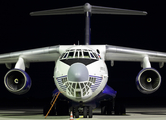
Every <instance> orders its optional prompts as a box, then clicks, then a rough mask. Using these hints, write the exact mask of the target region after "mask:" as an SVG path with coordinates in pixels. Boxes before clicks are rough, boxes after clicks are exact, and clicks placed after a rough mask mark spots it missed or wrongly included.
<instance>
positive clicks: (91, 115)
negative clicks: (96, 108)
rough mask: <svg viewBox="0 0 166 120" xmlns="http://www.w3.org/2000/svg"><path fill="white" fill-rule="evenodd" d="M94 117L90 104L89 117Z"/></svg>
mask: <svg viewBox="0 0 166 120" xmlns="http://www.w3.org/2000/svg"><path fill="white" fill-rule="evenodd" d="M92 117H93V112H92V107H91V106H89V118H92Z"/></svg>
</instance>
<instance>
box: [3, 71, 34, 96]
mask: <svg viewBox="0 0 166 120" xmlns="http://www.w3.org/2000/svg"><path fill="white" fill-rule="evenodd" d="M4 84H5V87H6V88H7V90H8V91H10V92H12V93H14V94H17V95H21V94H24V93H26V92H28V91H29V89H30V87H31V79H30V77H29V75H28V74H27V73H26V72H25V71H23V70H20V69H12V70H10V71H9V72H7V74H6V75H5V77H4Z"/></svg>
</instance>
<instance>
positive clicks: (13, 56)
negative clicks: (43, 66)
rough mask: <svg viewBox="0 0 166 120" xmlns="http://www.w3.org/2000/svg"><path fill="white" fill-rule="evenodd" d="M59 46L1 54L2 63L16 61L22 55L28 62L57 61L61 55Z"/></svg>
mask: <svg viewBox="0 0 166 120" xmlns="http://www.w3.org/2000/svg"><path fill="white" fill-rule="evenodd" d="M59 47H60V46H59V45H58V46H51V47H43V48H37V49H31V50H24V51H18V52H11V53H5V54H0V64H2V63H6V64H7V63H16V62H17V61H18V58H19V57H22V58H23V59H24V60H25V61H26V62H48V61H56V60H57V59H58V58H59V56H60V52H59Z"/></svg>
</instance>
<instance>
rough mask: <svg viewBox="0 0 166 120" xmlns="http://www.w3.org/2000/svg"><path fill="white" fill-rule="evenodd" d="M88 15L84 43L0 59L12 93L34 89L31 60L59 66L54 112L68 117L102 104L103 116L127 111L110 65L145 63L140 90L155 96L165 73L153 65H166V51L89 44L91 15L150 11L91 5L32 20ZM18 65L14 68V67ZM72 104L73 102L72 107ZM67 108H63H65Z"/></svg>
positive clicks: (38, 13)
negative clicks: (110, 83) (112, 81)
mask: <svg viewBox="0 0 166 120" xmlns="http://www.w3.org/2000/svg"><path fill="white" fill-rule="evenodd" d="M66 14H85V45H55V46H50V47H43V48H36V49H30V50H23V51H18V52H11V53H5V54H1V55H0V63H1V64H5V65H6V67H7V68H8V69H10V70H9V71H8V72H7V73H6V75H5V77H4V84H5V87H6V88H7V90H8V91H9V92H11V93H14V94H17V95H22V94H25V93H26V92H28V90H29V89H30V87H31V78H30V76H29V75H28V73H26V72H25V69H26V68H29V66H30V63H32V62H34V63H35V62H50V61H51V62H55V63H56V64H55V68H54V76H53V78H54V82H55V85H56V87H57V89H56V90H55V91H54V92H53V94H55V93H56V92H58V91H60V92H61V96H60V97H61V99H62V101H57V102H58V103H57V104H55V107H54V109H53V110H56V111H54V112H53V113H54V114H56V115H63V114H68V113H69V110H71V111H73V112H74V115H75V117H76V118H78V117H79V109H80V108H83V116H84V118H87V115H88V116H89V118H92V117H93V112H92V109H93V108H95V107H97V106H98V105H99V104H100V107H101V114H112V112H114V113H115V114H124V113H125V108H124V107H123V105H121V104H120V103H117V102H116V101H115V100H116V99H115V98H116V94H117V92H116V91H115V90H114V89H113V88H111V87H110V86H108V85H107V81H108V69H107V66H106V64H105V61H111V66H113V65H114V61H131V62H135V61H136V62H141V66H142V67H143V69H142V70H141V71H140V72H139V73H138V75H137V77H136V85H137V88H138V90H139V91H140V92H142V93H144V94H151V93H153V92H155V91H157V90H158V89H159V87H160V85H161V75H160V73H159V72H158V71H157V70H156V69H154V68H152V67H151V62H158V63H159V66H160V68H162V67H163V66H164V62H165V61H166V53H163V52H157V51H150V50H142V49H135V48H128V47H120V46H113V45H90V40H91V38H90V36H91V32H90V31H91V29H90V17H91V15H92V14H117V15H146V14H147V12H145V11H137V10H128V9H119V8H110V7H101V6H94V5H90V4H89V3H85V5H83V6H76V7H68V8H58V9H53V10H44V11H36V12H31V13H30V15H31V16H43V15H66ZM13 63H15V67H14V69H12V66H11V64H13ZM68 101H69V103H68ZM62 104H63V106H62Z"/></svg>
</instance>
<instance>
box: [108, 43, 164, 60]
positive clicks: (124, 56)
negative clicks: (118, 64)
mask: <svg viewBox="0 0 166 120" xmlns="http://www.w3.org/2000/svg"><path fill="white" fill-rule="evenodd" d="M145 57H148V58H149V61H150V62H166V53H164V52H158V51H150V50H142V49H135V48H128V47H119V46H113V45H106V54H105V60H106V61H109V60H110V61H138V62H142V61H143V59H144V58H145Z"/></svg>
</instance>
